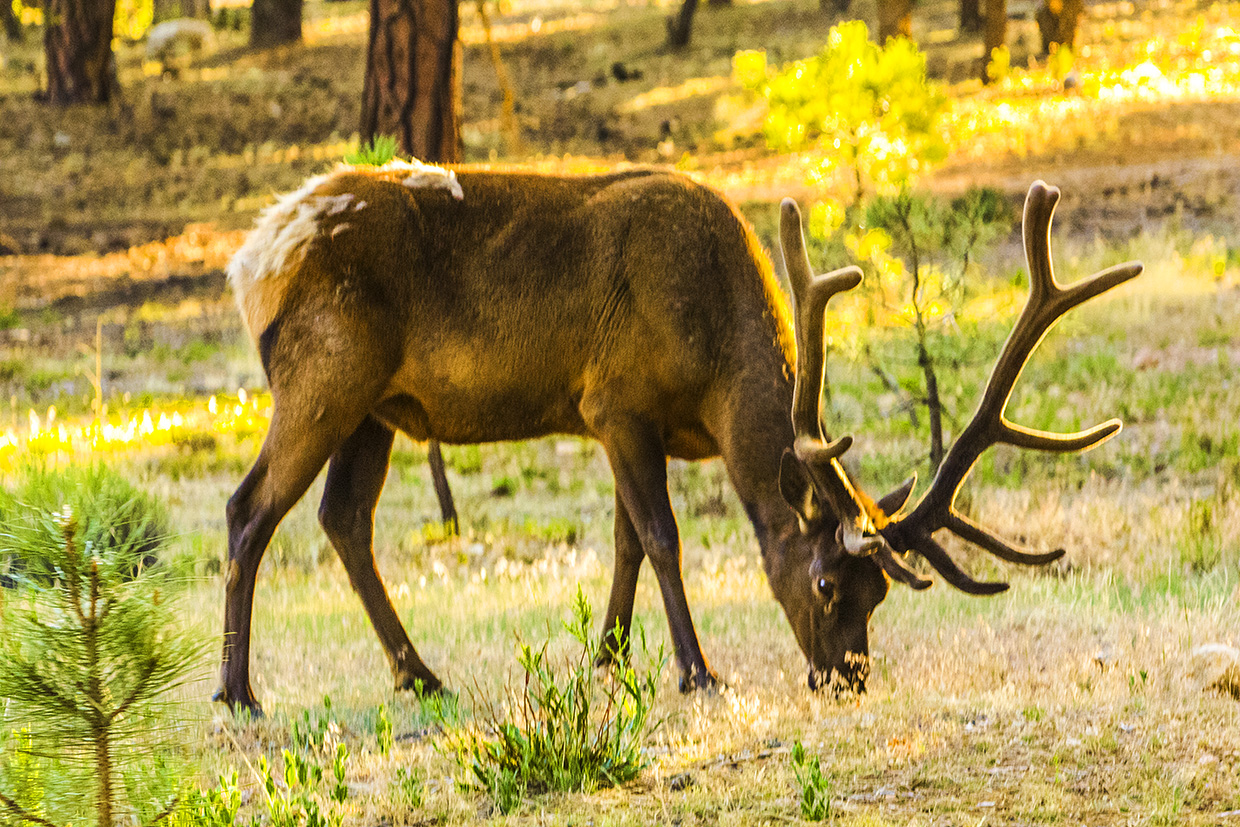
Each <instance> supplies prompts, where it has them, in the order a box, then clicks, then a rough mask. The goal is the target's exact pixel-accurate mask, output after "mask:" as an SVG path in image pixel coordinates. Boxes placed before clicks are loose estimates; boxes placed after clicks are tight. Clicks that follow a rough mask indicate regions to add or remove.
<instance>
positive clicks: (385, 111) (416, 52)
mask: <svg viewBox="0 0 1240 827" xmlns="http://www.w3.org/2000/svg"><path fill="white" fill-rule="evenodd" d="M459 30H460V20H459V17H458V12H457V4H456V0H370V43H369V46H368V49H367V54H366V80H365V83H364V84H363V88H362V126H361V134H362V138H363V140H368V139H371V138H373V137H374V136H376V135H391V136H393V137H395V138H396V139H397V140H398V141H399V143H400V148H401V151H402V152H404V153H406V154H408V155H412V156H413V157H415V158H418V159H419V160H422V161H427V162H430V163H447V164H451V163H458V162H460V160H461V114H460V113H461V42H460V39H459V37H458V34H459ZM426 450H427V459H428V460H429V464H430V469H431V480H432V481H433V483H434V485H435V496H436V497H437V498H438V499H439V511H440V514H441V515H442V517H443V521H444V523H445V524H446V525H448V526H449V530H450V531H451V532H452V533H453V534H455V533H456V531H457V527H458V517H457V512H456V504H455V503H454V502H453V500H452V489H451V488H450V487H449V486H448V477H447V474H446V472H445V469H444V461H443V450H442V449H441V448H440V446H439V443H438V442H437V441H436V440H433V439H432V440H431V441H430V442H429V443H428V444H427V446H426Z"/></svg>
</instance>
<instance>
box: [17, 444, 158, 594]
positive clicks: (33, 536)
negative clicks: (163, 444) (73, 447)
mask: <svg viewBox="0 0 1240 827" xmlns="http://www.w3.org/2000/svg"><path fill="white" fill-rule="evenodd" d="M22 476H23V478H22V480H21V482H20V483H19V484H18V486H17V488H16V489H15V490H14V491H12V492H7V491H0V525H2V526H3V530H0V557H3V558H4V560H5V562H6V564H7V566H8V576H9V577H10V578H12V579H13V580H14V581H48V580H50V579H52V578H54V577H56V576H58V572H57V570H56V567H55V565H53V564H52V562H51V560H50V559H49V558H47V557H45V556H44V552H45V551H48V546H47V543H48V542H49V539H48V533H47V532H48V515H51V514H65V513H69V514H72V515H73V520H74V536H75V538H76V542H77V543H79V544H80V545H81V547H82V548H84V549H87V550H88V551H89V553H91V554H96V555H101V558H100V559H102V560H106V561H107V565H110V566H115V567H117V570H118V572H123V573H124V574H125V576H128V577H133V576H134V575H136V574H138V573H139V572H140V571H141V570H142V569H145V568H149V567H150V566H152V565H154V564H155V562H156V561H157V559H158V555H157V552H158V551H159V548H160V546H161V545H162V544H163V543H164V541H165V540H166V538H167V537H168V517H167V511H166V510H165V509H164V507H163V505H162V504H161V503H160V502H159V501H158V500H156V499H155V498H154V497H152V496H150V495H149V494H147V493H145V492H143V491H140V490H139V489H137V488H136V487H135V486H134V485H133V484H132V483H130V482H129V481H128V480H126V479H125V478H124V477H122V476H120V475H119V474H117V473H116V472H115V471H112V470H111V469H110V468H108V467H107V466H105V465H92V466H88V467H79V466H70V467H68V468H66V469H64V470H61V471H53V470H47V469H42V468H27V469H26V470H25V471H24V472H23V475H22ZM60 553H61V550H60V549H59V547H57V548H56V549H55V551H54V552H51V554H52V556H53V557H54V556H55V555H57V554H60Z"/></svg>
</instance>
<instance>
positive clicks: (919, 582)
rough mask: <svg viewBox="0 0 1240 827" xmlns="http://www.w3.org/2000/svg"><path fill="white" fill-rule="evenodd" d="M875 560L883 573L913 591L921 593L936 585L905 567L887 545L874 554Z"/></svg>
mask: <svg viewBox="0 0 1240 827" xmlns="http://www.w3.org/2000/svg"><path fill="white" fill-rule="evenodd" d="M874 559H875V560H877V561H878V564H879V565H880V566H882V567H883V571H885V572H887V575H888V576H889V577H890V578H891V579H892V580H898V581H899V582H901V583H903V584H904V585H906V586H908V587H910V588H912V589H916V590H917V591H921V590H922V589H928V588H930V587H931V586H933V585H934V581H933V580H926V579H924V578H921V577H918V576H917V574H916V572H914V571H913V570H912V569H910V568H909V567H908V566H906V565H904V563H903V562H902V561H901V560H900V558H899V557H896V556H895V554H894V553H893V552H892V551H891V549H890V548H889V547H888V546H887V545H885V544H884V545H883V546H882V547H880V548H879V549H878V550H877V551H875V552H874Z"/></svg>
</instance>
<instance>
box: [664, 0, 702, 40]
mask: <svg viewBox="0 0 1240 827" xmlns="http://www.w3.org/2000/svg"><path fill="white" fill-rule="evenodd" d="M695 11H697V0H684V2H683V3H681V5H680V11H678V12H677V13H676V14H674V15H672V16H671V17H669V18H667V45H668V46H669V47H670V48H672V49H683V48H684V47H685V46H688V45H689V36H690V35H691V34H692V33H693V13H694V12H695Z"/></svg>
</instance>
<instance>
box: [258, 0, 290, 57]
mask: <svg viewBox="0 0 1240 827" xmlns="http://www.w3.org/2000/svg"><path fill="white" fill-rule="evenodd" d="M299 40H301V0H254V5H253V6H251V7H250V46H252V47H253V48H255V49H265V48H267V47H270V46H280V45H282V44H285V43H296V42H297V41H299Z"/></svg>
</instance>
